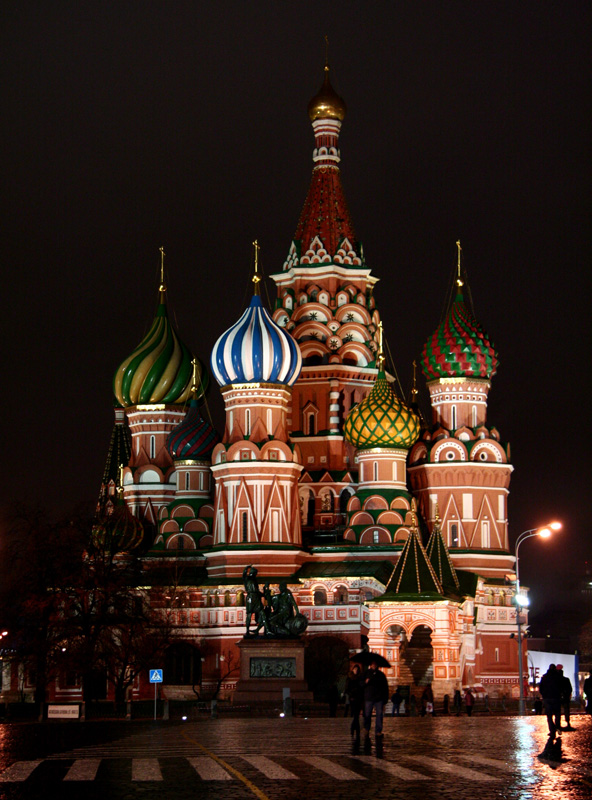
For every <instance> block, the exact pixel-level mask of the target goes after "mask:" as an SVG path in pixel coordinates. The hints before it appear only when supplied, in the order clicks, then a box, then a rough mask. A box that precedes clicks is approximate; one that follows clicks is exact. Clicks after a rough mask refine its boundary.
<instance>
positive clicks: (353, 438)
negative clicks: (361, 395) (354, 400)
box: [343, 370, 419, 450]
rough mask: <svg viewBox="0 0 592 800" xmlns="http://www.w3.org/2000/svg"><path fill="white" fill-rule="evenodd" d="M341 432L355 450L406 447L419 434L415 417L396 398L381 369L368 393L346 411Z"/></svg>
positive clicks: (412, 442)
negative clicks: (346, 414)
mask: <svg viewBox="0 0 592 800" xmlns="http://www.w3.org/2000/svg"><path fill="white" fill-rule="evenodd" d="M343 433H344V436H345V438H346V439H347V441H348V442H349V443H350V444H352V445H353V446H354V447H355V448H357V449H358V450H369V449H370V448H373V447H399V448H405V449H408V448H409V447H411V445H412V444H414V443H415V442H416V441H417V439H418V438H419V417H418V416H417V414H415V413H414V412H413V411H411V409H410V408H408V407H407V406H406V405H405V404H404V403H403V402H402V401H401V400H399V398H398V397H397V396H396V394H395V393H394V391H393V389H392V386H391V384H390V383H389V382H388V381H387V379H386V376H385V374H384V372H383V371H382V370H381V371H380V372H379V373H378V375H377V376H376V382H375V383H374V386H373V388H372V391H371V392H370V394H369V395H368V397H366V398H365V399H364V400H362V402H361V403H358V405H357V406H354V407H353V408H352V410H351V411H350V412H349V414H348V416H347V419H346V420H345V426H344V429H343Z"/></svg>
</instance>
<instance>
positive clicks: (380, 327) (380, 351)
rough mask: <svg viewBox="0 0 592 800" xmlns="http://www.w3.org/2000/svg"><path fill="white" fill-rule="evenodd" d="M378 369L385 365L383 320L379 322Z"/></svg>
mask: <svg viewBox="0 0 592 800" xmlns="http://www.w3.org/2000/svg"><path fill="white" fill-rule="evenodd" d="M377 361H378V369H379V370H381V369H382V367H383V365H384V355H383V353H382V320H380V322H379V323H378V358H377Z"/></svg>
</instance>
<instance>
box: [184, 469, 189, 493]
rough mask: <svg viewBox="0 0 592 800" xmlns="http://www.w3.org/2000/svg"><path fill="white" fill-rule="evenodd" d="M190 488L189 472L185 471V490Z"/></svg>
mask: <svg viewBox="0 0 592 800" xmlns="http://www.w3.org/2000/svg"><path fill="white" fill-rule="evenodd" d="M188 489H189V473H188V472H186V473H185V491H187V490H188Z"/></svg>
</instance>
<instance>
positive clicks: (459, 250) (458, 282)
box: [456, 239, 463, 287]
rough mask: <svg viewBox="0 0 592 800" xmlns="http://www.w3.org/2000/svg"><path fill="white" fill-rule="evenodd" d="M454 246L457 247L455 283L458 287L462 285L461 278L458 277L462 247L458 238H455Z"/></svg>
mask: <svg viewBox="0 0 592 800" xmlns="http://www.w3.org/2000/svg"><path fill="white" fill-rule="evenodd" d="M456 246H457V248H458V262H457V266H456V269H457V274H456V285H457V286H459V287H460V286H462V285H463V282H462V278H461V277H460V254H461V252H462V247H461V246H460V239H459V240H457V242H456Z"/></svg>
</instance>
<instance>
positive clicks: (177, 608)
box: [56, 65, 519, 699]
mask: <svg viewBox="0 0 592 800" xmlns="http://www.w3.org/2000/svg"><path fill="white" fill-rule="evenodd" d="M308 113H309V117H310V120H311V122H312V128H313V133H314V139H315V143H314V150H313V171H312V180H311V183H310V188H309V191H308V194H307V197H306V199H305V202H304V206H303V209H302V213H301V215H300V219H299V221H298V224H297V226H296V232H295V234H294V238H293V240H292V241H291V243H290V246H289V248H288V254H287V258H286V261H285V262H284V264H283V267H282V269H281V270H280V271H278V272H277V273H276V274H274V275H272V276H271V278H272V279H273V281H274V282H275V284H276V287H277V298H276V300H275V306H274V308H273V311H272V313H269V312H268V310H267V309H266V308H265V306H264V304H263V303H262V300H261V296H260V294H259V288H260V278H261V276H260V273H259V271H258V245H257V243H254V245H255V258H254V261H255V268H254V275H253V297H252V300H251V302H250V304H249V306H248V308H246V310H245V311H244V313H243V314H242V316H241V317H240V319H239V320H238V321H237V322H235V323H234V324H233V325H231V326H230V327H229V328H228V329H227V330H226V331H225V332H223V333H221V335H220V337H219V338H218V340H217V342H216V344H215V346H214V349H213V352H212V354H211V359H210V364H209V369H207V368H205V367H204V366H203V361H205V359H204V358H203V355H204V354H199V355H201V356H202V360H200V359H199V358H196V357H194V356H193V355H192V353H191V352H190V351H189V350H188V348H187V347H186V346H185V345H184V344H183V342H182V341H181V339H180V338H179V335H178V333H177V331H176V329H175V326H174V325H173V324H172V322H171V319H170V318H169V314H168V310H167V290H166V284H165V275H164V268H161V284H160V288H159V294H158V305H157V311H156V316H155V318H154V322H153V324H152V326H151V327H150V330H149V332H148V333H147V335H146V336H145V337H144V338H143V339H142V341H141V342H140V344H139V345H138V346H137V347H136V348H135V350H134V351H133V352H132V353H131V354H130V355H129V356H128V357H127V358H125V360H123V361H122V363H121V365H120V366H119V367H118V368H117V370H116V372H115V378H114V384H113V388H114V395H115V427H114V430H113V434H112V438H111V444H110V448H109V453H108V457H107V464H106V468H105V474H104V477H103V484H102V489H101V497H100V507H101V509H102V511H103V512H104V513H105V512H106V513H107V514H111V515H112V519H113V522H116V524H115V526H114V530H115V531H116V532H117V535H118V536H119V537H120V539H119V547H120V549H121V550H122V551H124V552H134V551H135V552H136V553H140V554H141V557H142V564H143V576H142V581H141V583H142V585H143V586H144V587H145V591H147V592H148V594H150V591H151V587H156V586H163V585H166V586H171V587H173V588H172V589H171V592H172V593H173V594H174V600H175V605H174V611H173V612H172V613H173V615H174V622H175V634H174V644H173V645H171V647H170V648H169V652H168V655H167V658H166V661H165V663H164V690H165V692H166V696H168V697H169V698H171V699H173V698H184V697H194V696H195V695H194V694H193V690H192V687H193V686H195V685H196V684H198V685H199V686H200V687H201V690H202V693H204V694H206V695H207V692H208V690H209V689H210V690H211V689H212V688H213V686H214V685H215V684H216V681H217V680H218V681H219V680H220V679H221V678H222V679H223V683H222V694H223V695H224V696H227V697H232V694H233V691H234V687H235V684H236V681H237V679H238V670H235V671H232V670H231V669H229V668H228V665H233V664H237V659H238V649H237V643H238V642H239V641H240V640H241V639H242V637H243V635H244V632H245V622H246V618H245V601H244V586H243V577H242V576H243V571H244V569H245V567H247V566H248V565H253V566H254V567H256V569H257V570H258V573H259V578H260V580H261V582H262V583H267V584H270V585H271V586H274V585H277V584H278V583H279V582H280V581H284V582H286V583H287V584H288V586H289V588H290V590H291V591H292V593H293V595H294V597H295V599H296V601H297V603H298V606H299V609H300V611H301V612H302V613H303V614H304V615H305V616H306V617H307V619H308V628H307V631H306V633H305V635H304V637H303V638H304V640H305V643H306V646H307V650H309V649H311V652H312V650H314V651H315V657H316V658H317V662H316V663H317V664H318V663H321V664H322V657H323V652H324V651H329V650H331V651H333V652H335V651H337V652H340V653H344V654H345V658H347V655H348V654H353V653H355V652H357V651H358V650H359V649H360V648H361V647H362V646H363V645H364V644H367V646H368V647H369V648H370V649H371V650H372V651H377V652H379V653H381V654H382V655H383V656H384V657H385V658H386V659H387V660H388V661H389V662H390V663H391V665H392V666H391V668H390V669H387V670H386V674H387V678H388V681H389V685H390V687H391V690H394V687H395V686H397V685H409V686H411V687H412V691H421V687H423V686H424V685H425V684H427V683H431V684H432V688H433V691H434V694H435V696H436V697H437V698H438V697H440V698H441V697H442V696H443V695H444V694H448V695H449V696H452V694H453V693H454V691H455V689H457V688H461V687H464V686H470V687H473V688H474V689H475V690H476V691H477V692H481V691H482V692H485V693H487V694H488V695H489V697H492V698H493V697H496V696H499V695H506V696H510V695H512V696H514V697H515V696H517V695H518V691H519V689H518V655H517V647H516V641H515V640H514V639H513V638H512V637H511V634H513V633H514V632H515V630H516V610H515V606H514V605H513V603H512V598H513V592H514V589H513V586H512V585H511V583H509V582H508V580H507V575H508V574H511V573H512V571H513V568H514V557H513V555H512V554H511V553H510V549H509V541H508V518H507V497H508V489H509V483H510V474H511V472H512V466H511V464H510V463H509V456H510V450H509V445H507V444H504V443H503V442H502V441H501V439H500V435H499V433H498V431H497V429H496V428H495V427H493V426H491V425H489V424H488V421H487V397H488V392H489V389H490V386H491V379H492V378H493V376H494V375H495V373H496V369H497V366H498V357H497V353H496V351H495V349H494V347H493V345H492V343H491V341H490V339H489V337H488V335H487V334H486V333H485V331H484V330H483V329H482V327H481V326H480V325H479V323H478V322H477V320H476V319H475V317H474V314H473V312H472V307H471V303H470V302H469V295H468V292H467V286H466V280H465V274H464V269H463V266H462V263H461V250H460V244H459V243H457V246H458V252H457V263H456V264H455V266H456V282H455V293H454V294H453V296H452V298H451V302H450V304H449V307H448V309H447V311H446V314H445V315H444V318H443V320H442V321H441V323H440V324H439V325H438V327H437V328H436V329H435V330H434V331H433V332H432V333H431V334H430V335H429V336H428V338H427V340H426V342H425V345H424V348H423V353H422V360H421V368H422V371H423V374H424V376H425V379H426V381H427V387H428V390H429V396H430V402H431V421H429V422H428V421H426V420H424V418H423V417H422V415H421V413H420V411H419V407H418V405H417V402H416V395H417V389H416V387H415V386H414V389H413V392H412V396H411V397H410V398H409V399H408V400H405V399H404V398H403V396H402V392H400V391H398V390H397V389H396V388H395V383H394V381H393V379H392V376H391V375H390V374H389V373H388V371H387V370H386V369H385V363H384V361H385V360H384V355H383V343H382V323H381V320H380V314H379V311H378V309H377V307H376V303H375V296H374V287H375V284H376V282H377V280H378V279H377V278H376V277H374V276H373V274H372V272H371V270H370V269H369V267H368V266H367V265H366V261H365V258H364V250H363V247H362V245H361V243H360V242H359V241H358V240H357V239H356V236H355V233H354V227H353V224H352V221H351V218H350V215H349V212H348V208H347V204H346V200H345V195H344V192H343V188H342V185H341V178H340V166H339V165H340V160H341V154H340V150H339V134H340V130H341V126H342V123H343V120H344V117H345V114H346V107H345V103H344V101H343V100H342V99H341V98H340V97H339V96H338V95H337V94H336V92H335V91H334V89H333V88H332V86H331V82H330V76H329V66H328V65H326V66H325V73H324V81H323V85H322V87H321V90H320V91H319V93H318V94H317V95H316V96H315V97H314V98H313V99H312V100H311V102H310V104H309V107H308ZM161 259H164V253H163V254H162V256H161ZM163 263H164V262H163ZM451 266H453V264H451ZM426 333H427V332H426ZM210 374H211V376H213V378H214V380H215V381H216V382H217V383H218V384H219V387H220V391H221V393H222V397H223V400H224V407H225V428H224V431H223V433H222V435H220V434H219V433H218V432H217V431H216V430H214V428H213V426H212V424H211V423H210V422H208V421H207V420H206V419H205V418H204V417H206V416H207V414H205V412H204V413H203V415H202V411H203V407H202V402H203V399H204V396H205V391H206V388H207V385H208V383H209V382H210V378H209V375H210ZM173 576H174V577H173ZM319 657H320V659H321V661H320V662H319V661H318V659H319ZM224 663H225V664H226V665H227V668H226V671H225V672H224V673H222V672H221V669H222V665H223V664H224ZM413 687H414V688H413ZM147 688H148V687H147V686H146V685H145V684H144V683H143V680H142V681H138V682H137V684H136V686H135V687H134V695H135V696H137V697H138V696H144V695H145V694H146V690H147ZM148 691H150V690H148ZM59 696H60V690H59V687H57V688H56V697H59Z"/></svg>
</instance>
